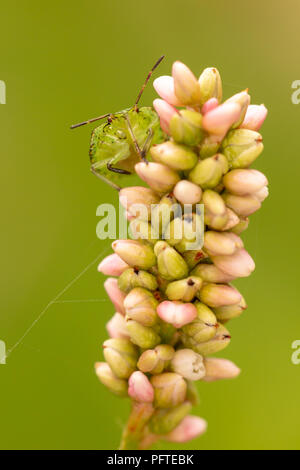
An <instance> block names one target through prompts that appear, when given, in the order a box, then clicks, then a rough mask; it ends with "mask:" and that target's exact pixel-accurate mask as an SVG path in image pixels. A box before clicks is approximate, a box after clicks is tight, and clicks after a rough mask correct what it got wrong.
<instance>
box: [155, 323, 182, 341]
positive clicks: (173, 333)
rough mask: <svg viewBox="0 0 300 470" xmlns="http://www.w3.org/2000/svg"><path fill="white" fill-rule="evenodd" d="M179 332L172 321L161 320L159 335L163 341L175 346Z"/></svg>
mask: <svg viewBox="0 0 300 470" xmlns="http://www.w3.org/2000/svg"><path fill="white" fill-rule="evenodd" d="M177 333H178V331H177V329H176V328H175V327H174V326H173V325H171V323H166V322H165V321H161V323H160V326H159V336H160V337H161V340H162V343H168V344H171V345H172V346H174V345H175V344H176V342H177V340H178V335H177Z"/></svg>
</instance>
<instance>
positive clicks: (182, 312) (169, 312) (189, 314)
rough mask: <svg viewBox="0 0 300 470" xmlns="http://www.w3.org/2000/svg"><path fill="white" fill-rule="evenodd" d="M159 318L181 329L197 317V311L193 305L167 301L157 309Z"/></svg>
mask: <svg viewBox="0 0 300 470" xmlns="http://www.w3.org/2000/svg"><path fill="white" fill-rule="evenodd" d="M157 313H158V315H159V317H160V318H161V319H162V320H164V321H165V322H167V323H171V324H172V325H173V326H174V327H175V328H181V327H182V326H183V325H186V324H187V323H190V322H191V321H193V320H195V318H196V317H197V309H196V307H195V306H194V305H193V304H191V303H183V302H179V301H170V300H165V301H164V302H161V303H160V304H159V306H158V307H157Z"/></svg>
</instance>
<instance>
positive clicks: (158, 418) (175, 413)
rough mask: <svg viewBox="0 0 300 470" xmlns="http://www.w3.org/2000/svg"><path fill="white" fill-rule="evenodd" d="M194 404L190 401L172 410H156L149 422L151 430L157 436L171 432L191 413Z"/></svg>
mask: <svg viewBox="0 0 300 470" xmlns="http://www.w3.org/2000/svg"><path fill="white" fill-rule="evenodd" d="M191 408H192V404H191V403H190V402H188V401H186V402H184V403H182V404H181V405H179V406H176V407H174V408H171V409H165V410H160V409H158V410H155V412H154V414H153V416H152V418H151V419H150V421H149V429H150V431H151V432H153V433H154V434H157V435H163V434H167V433H169V432H171V431H172V430H173V429H174V428H176V426H177V425H178V424H179V423H180V422H181V421H182V420H183V418H184V417H185V416H187V415H188V414H189V412H190V411H191Z"/></svg>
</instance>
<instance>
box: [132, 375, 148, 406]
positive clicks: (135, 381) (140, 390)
mask: <svg viewBox="0 0 300 470" xmlns="http://www.w3.org/2000/svg"><path fill="white" fill-rule="evenodd" d="M128 395H129V396H130V397H131V398H133V400H136V401H139V402H143V403H151V402H152V401H153V400H154V389H153V387H152V385H151V383H150V382H149V380H148V377H147V376H146V375H145V374H143V372H140V371H135V372H133V373H132V374H131V376H130V377H129V380H128Z"/></svg>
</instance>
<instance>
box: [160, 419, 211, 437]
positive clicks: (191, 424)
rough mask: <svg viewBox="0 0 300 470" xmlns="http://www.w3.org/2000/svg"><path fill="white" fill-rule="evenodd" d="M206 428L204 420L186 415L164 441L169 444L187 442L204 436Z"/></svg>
mask: <svg viewBox="0 0 300 470" xmlns="http://www.w3.org/2000/svg"><path fill="white" fill-rule="evenodd" d="M206 428H207V423H206V421H205V420H204V419H202V418H199V417H198V416H192V415H188V416H186V417H185V418H183V420H182V421H181V423H180V424H178V426H176V428H175V429H173V431H171V432H169V434H166V435H165V436H164V439H166V440H167V441H170V442H178V443H182V442H187V441H190V440H191V439H195V437H198V436H201V434H204V433H205V431H206Z"/></svg>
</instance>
